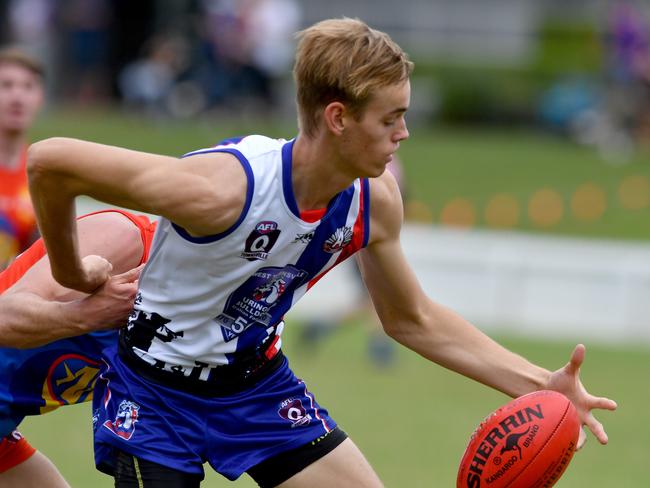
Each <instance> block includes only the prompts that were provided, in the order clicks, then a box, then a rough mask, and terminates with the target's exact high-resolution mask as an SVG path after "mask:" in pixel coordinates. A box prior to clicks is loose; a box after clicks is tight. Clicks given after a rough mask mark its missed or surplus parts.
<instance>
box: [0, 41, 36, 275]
mask: <svg viewBox="0 0 650 488" xmlns="http://www.w3.org/2000/svg"><path fill="white" fill-rule="evenodd" d="M42 103H43V68H42V66H41V64H40V63H39V62H38V61H36V60H35V59H34V58H32V57H31V56H29V55H28V54H26V53H25V52H23V51H22V50H19V49H18V48H4V49H2V50H0V269H2V268H4V267H5V266H6V265H7V264H8V262H9V260H10V259H11V258H13V257H14V256H15V255H16V254H17V253H18V252H21V251H23V250H24V249H25V248H27V247H28V246H29V244H31V242H32V241H33V240H34V239H35V237H36V234H37V227H36V219H35V217H34V210H33V208H32V205H31V200H30V197H29V190H28V187H27V174H26V172H25V163H26V156H27V130H28V129H29V128H30V126H31V124H32V122H33V121H34V118H35V117H36V115H37V113H38V111H39V109H40V108H41V105H42Z"/></svg>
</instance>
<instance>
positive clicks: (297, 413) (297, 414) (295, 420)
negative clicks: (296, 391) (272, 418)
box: [278, 398, 311, 428]
mask: <svg viewBox="0 0 650 488" xmlns="http://www.w3.org/2000/svg"><path fill="white" fill-rule="evenodd" d="M278 415H279V416H280V417H282V418H283V419H285V420H288V421H290V422H291V428H294V427H298V426H300V425H305V424H308V423H309V422H310V421H311V415H309V414H308V413H307V411H306V410H305V407H303V406H302V402H301V401H300V399H298V398H288V399H286V400H284V401H283V402H282V403H281V404H280V410H278Z"/></svg>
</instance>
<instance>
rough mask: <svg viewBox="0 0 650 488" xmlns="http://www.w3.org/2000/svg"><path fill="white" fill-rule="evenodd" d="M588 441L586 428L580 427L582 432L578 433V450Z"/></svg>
mask: <svg viewBox="0 0 650 488" xmlns="http://www.w3.org/2000/svg"><path fill="white" fill-rule="evenodd" d="M586 442H587V433H586V432H585V429H584V428H582V427H580V433H579V434H578V445H577V446H576V451H579V450H580V449H582V448H583V446H584V445H585V443H586Z"/></svg>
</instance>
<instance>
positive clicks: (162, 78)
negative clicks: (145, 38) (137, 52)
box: [118, 35, 189, 116]
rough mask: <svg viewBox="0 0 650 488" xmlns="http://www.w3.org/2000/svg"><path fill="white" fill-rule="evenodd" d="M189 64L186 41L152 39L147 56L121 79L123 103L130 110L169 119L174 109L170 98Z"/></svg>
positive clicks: (169, 37) (164, 37)
mask: <svg viewBox="0 0 650 488" xmlns="http://www.w3.org/2000/svg"><path fill="white" fill-rule="evenodd" d="M188 64H189V46H188V43H187V41H186V40H185V39H183V38H182V37H181V36H179V35H158V36H155V37H153V38H152V39H150V40H149V42H148V43H147V46H146V55H145V56H144V57H142V58H139V59H136V60H135V61H134V62H132V63H130V64H128V65H127V66H125V68H124V69H123V70H122V72H121V73H120V75H119V80H118V84H119V88H120V92H121V93H122V97H123V99H124V102H125V103H126V105H127V106H128V107H130V108H136V109H139V108H144V109H145V110H146V111H147V113H149V114H150V115H153V116H161V115H168V114H169V113H170V109H171V108H172V107H170V97H171V96H172V94H173V90H174V88H175V85H176V83H177V81H178V79H179V77H180V75H181V74H182V73H183V72H184V71H185V70H186V69H187V68H188ZM172 114H173V115H175V114H174V113H173V110H172Z"/></svg>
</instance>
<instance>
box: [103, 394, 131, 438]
mask: <svg viewBox="0 0 650 488" xmlns="http://www.w3.org/2000/svg"><path fill="white" fill-rule="evenodd" d="M139 411H140V405H138V404H137V403H133V402H131V401H129V400H122V402H121V403H120V406H119V407H117V415H116V416H115V421H114V422H113V421H110V420H107V421H106V422H104V427H106V428H107V429H108V430H110V431H111V432H112V433H113V434H115V435H116V436H118V437H121V438H122V439H125V440H127V441H128V440H129V439H130V438H131V436H133V433H134V432H135V423H136V422H137V421H138V412H139Z"/></svg>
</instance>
